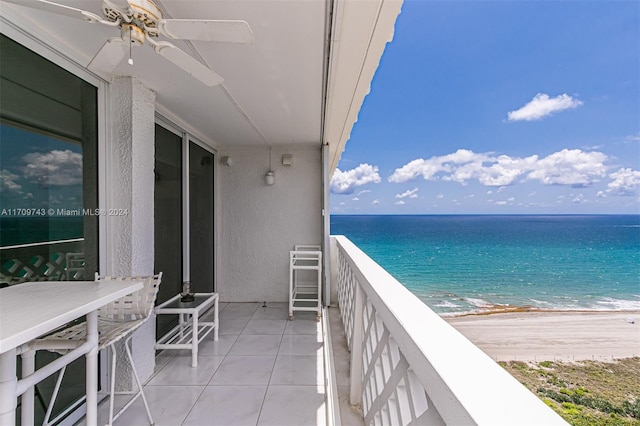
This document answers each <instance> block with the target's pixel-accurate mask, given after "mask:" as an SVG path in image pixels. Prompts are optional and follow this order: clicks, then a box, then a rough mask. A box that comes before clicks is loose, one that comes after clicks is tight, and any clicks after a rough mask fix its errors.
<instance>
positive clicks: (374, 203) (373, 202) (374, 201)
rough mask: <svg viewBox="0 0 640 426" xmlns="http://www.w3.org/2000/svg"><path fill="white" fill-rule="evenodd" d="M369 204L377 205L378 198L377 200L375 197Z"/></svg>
mask: <svg viewBox="0 0 640 426" xmlns="http://www.w3.org/2000/svg"><path fill="white" fill-rule="evenodd" d="M371 204H373V205H374V206H377V205H378V204H380V200H377V199H376V200H373V201H372V202H371Z"/></svg>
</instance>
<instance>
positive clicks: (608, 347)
mask: <svg viewBox="0 0 640 426" xmlns="http://www.w3.org/2000/svg"><path fill="white" fill-rule="evenodd" d="M445 319H446V321H447V322H448V323H449V324H451V325H452V326H453V327H455V328H456V329H457V330H459V331H460V332H461V333H462V334H464V335H465V336H466V337H467V338H468V339H469V340H471V341H472V342H473V343H475V344H476V345H477V346H479V347H480V349H482V350H483V351H484V352H485V353H486V354H488V355H489V356H490V357H491V358H493V359H495V360H496V361H512V360H519V361H543V360H551V361H553V360H558V361H579V360H584V359H594V360H602V361H604V360H609V361H610V360H611V359H615V358H627V357H633V356H640V311H633V312H630V311H625V312H593V311H590V312H575V311H569V312H516V313H498V314H491V315H468V316H462V317H446V318H445Z"/></svg>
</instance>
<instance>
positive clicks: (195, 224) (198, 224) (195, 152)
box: [189, 142, 214, 293]
mask: <svg viewBox="0 0 640 426" xmlns="http://www.w3.org/2000/svg"><path fill="white" fill-rule="evenodd" d="M213 160H214V156H213V154H212V153H211V152H209V151H207V150H206V149H203V148H202V147H200V146H198V145H197V144H195V143H193V142H190V143H189V253H190V256H189V258H190V259H189V272H190V274H189V276H190V280H191V282H192V284H193V286H194V288H195V290H196V291H197V292H198V293H210V292H213V286H214V284H213V283H214V274H213V273H214V262H213V256H214V253H213V179H214V174H213V165H214V162H213Z"/></svg>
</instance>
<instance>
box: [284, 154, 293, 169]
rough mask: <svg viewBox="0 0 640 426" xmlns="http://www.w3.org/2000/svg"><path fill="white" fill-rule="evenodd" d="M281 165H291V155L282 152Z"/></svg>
mask: <svg viewBox="0 0 640 426" xmlns="http://www.w3.org/2000/svg"><path fill="white" fill-rule="evenodd" d="M282 165H283V166H293V155H291V154H284V155H283V156H282Z"/></svg>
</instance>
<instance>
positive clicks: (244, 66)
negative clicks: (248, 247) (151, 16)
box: [0, 0, 402, 170]
mask: <svg viewBox="0 0 640 426" xmlns="http://www.w3.org/2000/svg"><path fill="white" fill-rule="evenodd" d="M53 1H55V2H57V3H61V4H65V5H68V6H72V7H76V8H80V9H83V10H87V11H89V12H92V13H94V14H96V15H99V16H101V15H102V11H101V7H102V1H101V0H53ZM119 1H123V0H119ZM154 1H156V3H159V5H160V6H161V8H162V9H163V10H164V11H165V17H168V18H197V19H239V20H244V21H247V22H248V23H249V25H250V26H251V28H252V30H253V33H254V36H255V43H253V44H228V43H213V42H202V41H193V42H184V41H181V40H171V42H172V43H174V44H175V45H176V46H178V47H180V48H182V49H183V50H184V51H185V52H187V53H188V54H189V55H191V56H192V57H194V58H196V59H197V60H199V61H201V62H202V63H205V64H207V65H208V66H209V67H210V68H212V69H213V70H214V71H215V72H217V73H218V74H220V75H221V76H222V77H224V82H223V83H222V84H221V85H219V86H214V87H208V86H205V85H203V84H202V83H200V82H199V81H197V80H195V79H193V78H192V77H191V76H189V75H188V74H186V73H185V72H183V71H182V70H180V69H179V68H178V67H176V66H175V65H173V64H171V63H170V62H168V61H166V60H165V59H164V58H162V57H161V56H160V55H158V54H156V53H155V52H154V51H153V49H151V48H148V47H145V46H142V47H138V48H134V50H133V52H132V54H133V59H134V65H133V66H130V65H128V64H127V61H123V62H122V63H121V64H120V65H119V66H118V67H117V68H116V70H115V72H114V73H113V74H112V75H104V74H95V73H94V75H95V76H96V77H98V78H100V79H103V80H105V81H110V80H111V79H113V78H114V77H117V76H134V77H135V78H137V79H139V80H140V81H142V82H143V83H144V84H145V85H146V86H147V87H149V88H151V89H152V90H154V91H155V92H156V103H157V109H158V111H160V112H161V113H162V114H163V115H164V116H168V118H170V119H172V118H175V120H176V121H179V123H180V124H181V125H184V127H186V130H193V133H194V134H195V135H197V136H199V137H200V138H201V139H203V142H206V143H208V144H210V145H212V146H214V147H222V146H274V145H295V146H317V147H320V145H321V144H323V143H328V144H329V147H330V152H331V170H333V169H335V167H336V165H337V163H338V160H339V156H340V154H341V152H342V150H343V149H344V146H345V144H346V141H347V139H348V138H349V134H350V131H351V128H352V127H353V124H354V122H355V121H356V119H357V115H358V111H359V110H360V107H361V105H362V101H363V99H364V96H365V95H366V93H368V91H369V87H370V83H371V79H372V78H373V75H374V73H375V70H376V68H377V66H378V63H379V60H380V57H381V55H382V52H383V50H384V47H385V44H386V42H387V41H389V40H390V38H391V36H392V34H393V27H394V23H395V19H396V17H397V15H398V13H399V11H400V7H401V4H402V1H401V0H296V1H281V0H209V1H194V0H159V1H158V0H154ZM0 18H1V19H2V22H1V23H2V25H1V27H0V31H2V32H3V33H7V32H8V31H7V30H9V29H12V30H13V33H16V32H21V33H23V34H26V35H27V36H28V37H30V38H33V39H35V40H37V41H38V42H40V43H42V44H44V45H46V46H47V47H49V48H51V49H52V50H54V51H56V52H58V53H60V54H61V55H62V56H64V57H66V58H67V59H69V60H71V62H74V63H75V64H77V65H78V66H79V67H80V68H86V66H87V65H88V64H89V62H90V61H91V59H92V58H93V56H94V55H95V54H96V52H98V51H99V50H100V48H101V47H102V45H103V44H104V43H105V41H106V40H107V39H108V38H109V37H113V36H115V35H118V30H117V29H116V28H112V27H107V26H102V25H99V24H92V23H89V22H85V21H83V20H80V19H73V18H70V17H67V16H61V15H56V14H52V13H47V12H43V11H39V10H34V9H32V8H28V7H23V6H18V5H14V4H9V3H5V2H1V3H0ZM9 27H11V28H9ZM9 32H11V31H9Z"/></svg>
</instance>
